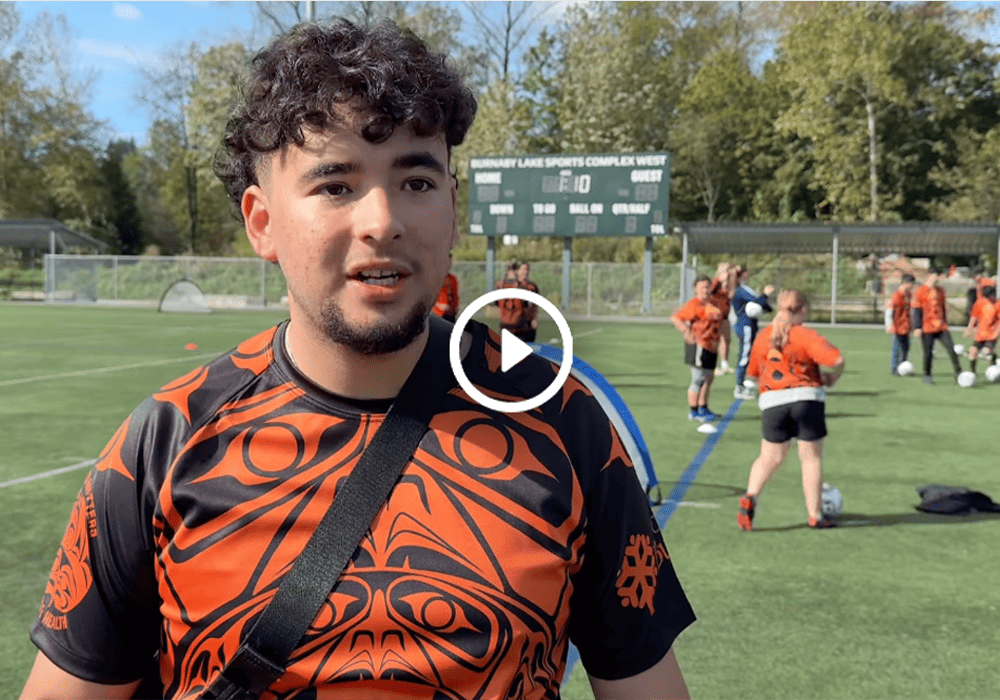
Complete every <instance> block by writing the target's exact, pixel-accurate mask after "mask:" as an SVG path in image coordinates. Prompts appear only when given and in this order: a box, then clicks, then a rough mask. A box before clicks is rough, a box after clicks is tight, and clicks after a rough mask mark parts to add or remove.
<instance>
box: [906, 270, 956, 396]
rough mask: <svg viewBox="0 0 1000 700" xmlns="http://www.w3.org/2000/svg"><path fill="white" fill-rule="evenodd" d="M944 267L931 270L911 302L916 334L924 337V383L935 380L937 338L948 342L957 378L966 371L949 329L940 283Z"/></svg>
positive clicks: (911, 313)
mask: <svg viewBox="0 0 1000 700" xmlns="http://www.w3.org/2000/svg"><path fill="white" fill-rule="evenodd" d="M940 279H941V271H940V270H939V269H937V268H936V267H932V268H930V269H929V270H928V271H927V278H926V279H925V280H924V283H923V284H922V285H920V286H919V287H917V291H916V292H914V293H913V300H912V301H911V302H910V323H911V325H912V327H913V334H914V335H915V336H917V337H918V338H920V339H921V342H922V343H923V346H924V383H925V384H933V383H934V380H933V378H932V374H931V369H932V365H933V362H934V341H935V340H937V341H939V342H940V343H941V344H943V345H944V349H945V351H946V352H947V353H948V357H949V358H950V359H951V366H952V368H953V369H954V370H955V378H956V379H957V378H958V375H959V374H961V373H962V366H961V365H960V364H959V362H958V355H956V354H955V344H954V343H953V342H952V339H951V332H950V331H949V330H948V312H947V309H946V307H945V295H944V288H943V287H941V285H939V284H938V281H939V280H940Z"/></svg>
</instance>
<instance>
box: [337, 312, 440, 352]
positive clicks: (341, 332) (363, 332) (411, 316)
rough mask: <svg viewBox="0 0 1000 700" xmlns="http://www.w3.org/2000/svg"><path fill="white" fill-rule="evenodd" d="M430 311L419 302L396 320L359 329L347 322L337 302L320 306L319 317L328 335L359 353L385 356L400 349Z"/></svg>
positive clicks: (417, 334) (416, 334) (420, 327)
mask: <svg viewBox="0 0 1000 700" xmlns="http://www.w3.org/2000/svg"><path fill="white" fill-rule="evenodd" d="M429 313H430V307H429V305H428V304H427V303H426V302H424V301H420V302H418V303H417V304H415V305H414V306H413V308H412V309H411V310H410V312H409V313H408V314H407V315H406V317H405V318H404V319H403V320H402V321H400V322H398V323H393V322H389V321H381V322H378V323H376V324H374V325H371V326H367V327H363V328H358V327H355V326H352V325H350V324H349V323H348V322H347V320H346V319H345V318H344V312H343V310H342V309H341V308H340V306H339V305H337V304H333V303H331V304H328V305H327V306H325V307H324V308H323V311H322V320H323V327H324V329H325V330H326V335H327V337H328V338H329V339H330V340H332V341H333V342H335V343H337V344H339V345H343V346H345V347H347V348H349V349H351V350H353V351H354V352H356V353H358V354H359V355H387V354H389V353H393V352H397V351H399V350H402V349H403V348H405V347H406V346H408V345H409V344H410V343H412V342H413V341H414V340H416V339H417V337H418V336H419V335H420V333H421V332H422V331H423V330H424V325H425V324H426V322H427V316H428V314H429Z"/></svg>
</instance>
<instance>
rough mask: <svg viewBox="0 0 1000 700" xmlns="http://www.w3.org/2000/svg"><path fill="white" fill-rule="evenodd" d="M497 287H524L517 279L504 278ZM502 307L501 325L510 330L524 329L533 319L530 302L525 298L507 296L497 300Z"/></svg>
mask: <svg viewBox="0 0 1000 700" xmlns="http://www.w3.org/2000/svg"><path fill="white" fill-rule="evenodd" d="M497 289H524V287H523V286H522V285H521V283H520V282H518V281H517V280H515V279H504V280H501V281H500V282H499V283H498V284H497ZM496 304H497V306H499V307H500V327H501V328H506V329H507V330H510V331H520V330H524V329H525V328H526V327H527V326H528V325H529V324H530V323H531V319H532V313H531V307H532V306H533V305H532V304H531V303H530V302H527V301H525V300H524V299H514V298H512V297H507V298H504V299H500V300H499V301H497V302H496Z"/></svg>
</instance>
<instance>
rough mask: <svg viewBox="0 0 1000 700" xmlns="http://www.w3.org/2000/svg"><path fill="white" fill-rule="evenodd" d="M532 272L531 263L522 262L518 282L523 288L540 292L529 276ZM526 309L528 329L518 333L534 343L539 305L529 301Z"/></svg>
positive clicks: (526, 340)
mask: <svg viewBox="0 0 1000 700" xmlns="http://www.w3.org/2000/svg"><path fill="white" fill-rule="evenodd" d="M530 274H531V265H529V264H528V263H527V262H523V263H521V265H520V266H519V267H518V268H517V283H518V284H520V285H521V289H527V290H528V291H529V292H534V293H535V294H538V293H539V291H538V285H537V284H535V283H534V282H533V281H532V280H531V279H530V278H529V277H528V275H530ZM525 310H526V311H527V313H528V329H527V330H525V331H523V332H522V333H520V334H518V337H519V338H521V340H523V341H524V342H526V343H533V342H535V336H536V335H537V334H538V306H536V305H535V304H532V303H530V302H527V303H526V304H525Z"/></svg>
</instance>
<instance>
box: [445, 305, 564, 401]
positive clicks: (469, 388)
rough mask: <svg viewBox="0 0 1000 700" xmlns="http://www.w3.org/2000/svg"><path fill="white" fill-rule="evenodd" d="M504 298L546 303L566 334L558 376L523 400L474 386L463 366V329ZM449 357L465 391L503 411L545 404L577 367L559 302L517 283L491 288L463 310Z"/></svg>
mask: <svg viewBox="0 0 1000 700" xmlns="http://www.w3.org/2000/svg"><path fill="white" fill-rule="evenodd" d="M500 299H521V300H523V301H529V302H531V303H532V304H535V305H537V306H540V307H542V308H543V309H545V312H546V313H547V314H548V315H549V316H550V317H551V318H552V320H553V321H555V322H556V326H557V327H558V328H559V335H560V337H562V344H563V353H562V363H561V364H560V365H559V371H558V372H557V373H556V378H555V379H554V380H553V381H552V383H551V384H549V386H548V387H546V389H545V391H543V392H542V393H540V394H538V395H537V396H535V397H533V398H530V399H525V400H523V401H499V400H497V399H494V398H492V397H490V396H487V395H486V394H484V393H483V392H481V391H479V389H477V388H476V387H475V386H473V384H472V382H470V381H469V378H468V377H467V376H465V370H464V369H462V350H461V347H462V333H463V332H465V327H466V326H467V325H468V324H469V321H470V320H472V316H473V314H475V313H476V312H477V311H479V309H481V308H483V307H484V306H486V305H487V304H492V303H494V302H496V301H498V300H500ZM448 361H449V363H450V364H451V371H452V373H453V374H454V375H455V379H457V380H458V384H459V386H461V387H462V388H463V389H465V392H466V393H467V394H468V395H469V396H471V397H472V399H473V400H474V401H475V402H476V403H478V404H481V405H483V406H485V407H486V408H492V409H493V410H494V411H500V412H501V413H519V412H521V411H530V410H531V409H533V408H537V407H538V406H541V405H542V404H543V403H545V402H546V401H548V400H549V399H551V398H552V397H553V396H555V395H556V393H557V392H558V391H559V390H560V389H561V388H562V385H563V384H565V383H566V379H568V378H569V373H570V370H572V369H573V334H572V333H571V332H570V330H569V324H568V323H566V319H565V318H563V315H562V314H561V313H559V309H557V308H556V305H555V304H553V303H552V302H551V301H549V300H548V299H546V298H545V297H543V296H542V295H541V294H536V293H535V292H529V291H528V290H527V289H518V288H514V287H511V288H504V289H494V290H493V291H492V292H487V293H486V294H483V295H482V296H481V297H479V298H477V299H476V300H475V301H473V302H472V303H471V304H469V305H468V306H467V307H465V310H464V311H462V313H461V314H459V316H458V319H457V320H456V321H455V327H454V328H453V329H452V330H451V338H449V340H448Z"/></svg>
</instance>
